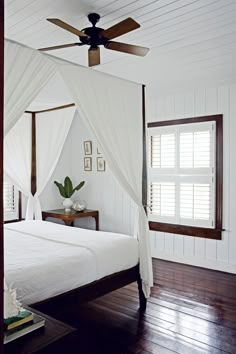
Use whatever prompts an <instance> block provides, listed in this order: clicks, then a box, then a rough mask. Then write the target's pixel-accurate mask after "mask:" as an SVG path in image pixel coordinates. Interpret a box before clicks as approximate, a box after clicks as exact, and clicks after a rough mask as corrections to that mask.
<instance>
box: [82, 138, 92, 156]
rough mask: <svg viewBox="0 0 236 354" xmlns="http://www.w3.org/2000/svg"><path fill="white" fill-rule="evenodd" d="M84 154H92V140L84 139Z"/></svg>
mask: <svg viewBox="0 0 236 354" xmlns="http://www.w3.org/2000/svg"><path fill="white" fill-rule="evenodd" d="M84 154H85V155H92V141H84Z"/></svg>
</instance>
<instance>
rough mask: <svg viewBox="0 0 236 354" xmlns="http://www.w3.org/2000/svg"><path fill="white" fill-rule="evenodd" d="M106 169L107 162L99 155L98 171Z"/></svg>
mask: <svg viewBox="0 0 236 354" xmlns="http://www.w3.org/2000/svg"><path fill="white" fill-rule="evenodd" d="M105 170H106V163H105V160H104V159H103V157H97V171H101V172H102V171H105Z"/></svg>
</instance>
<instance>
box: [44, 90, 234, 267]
mask: <svg viewBox="0 0 236 354" xmlns="http://www.w3.org/2000/svg"><path fill="white" fill-rule="evenodd" d="M156 96H157V97H156ZM147 108H148V110H147V111H148V112H147V113H148V114H147V118H148V120H149V121H157V120H168V119H175V118H185V117H193V116H198V115H207V114H214V113H223V114H224V118H223V119H224V218H223V219H224V221H223V222H224V225H223V226H224V228H225V229H226V231H225V232H223V239H222V241H214V240H205V239H201V238H194V237H190V236H183V235H174V234H167V233H163V232H150V241H151V247H152V255H153V257H156V258H161V259H167V260H170V261H177V262H182V263H186V264H192V265H197V266H202V267H207V268H212V269H218V270H222V271H228V272H234V273H236V212H235V210H236V208H235V200H236V183H235V181H236V164H235V162H236V157H235V151H236V138H235V135H236V85H231V86H221V87H215V88H199V89H195V90H192V91H191V90H189V91H188V92H186V93H179V94H172V95H166V96H163V97H160V96H159V94H156V92H155V91H148V107H147ZM85 140H91V137H90V135H89V133H88V131H87V129H86V128H85V126H84V124H83V122H82V121H81V120H80V118H79V117H78V115H77V116H76V117H75V120H74V122H73V124H72V127H71V130H70V133H69V135H68V138H67V142H66V145H65V148H64V150H63V153H62V156H61V159H60V161H59V164H58V166H57V168H56V171H55V173H54V176H53V178H52V180H51V181H50V182H49V183H48V185H47V187H46V190H45V193H44V195H43V196H42V198H41V199H42V202H43V203H42V204H43V209H44V210H46V209H48V208H52V207H54V208H55V207H61V202H62V198H60V197H59V196H58V191H57V190H56V187H55V186H54V185H53V180H54V179H58V180H60V179H62V178H63V177H64V176H65V175H67V174H68V175H70V176H71V177H72V179H73V181H74V183H76V182H78V181H81V180H85V181H86V185H85V187H84V188H83V189H82V190H81V191H80V192H79V193H78V194H76V195H75V196H74V199H84V200H86V201H87V205H88V208H91V209H99V211H100V229H101V230H104V231H113V232H120V233H125V234H129V235H132V232H133V224H134V213H135V208H134V205H133V203H132V201H130V199H129V197H127V195H126V194H125V193H124V192H123V191H122V189H121V187H120V186H119V185H118V183H117V182H116V180H115V179H114V177H113V176H112V174H111V172H110V171H109V168H108V166H106V172H97V171H96V157H97V153H96V145H95V143H94V142H93V154H92V160H93V170H92V172H84V168H83V159H84V152H83V141H85ZM48 196H49V197H48ZM55 197H56V198H55ZM77 225H78V226H82V227H90V228H91V227H93V226H94V223H93V220H92V219H91V220H90V219H83V220H80V221H79V222H78V224H77Z"/></svg>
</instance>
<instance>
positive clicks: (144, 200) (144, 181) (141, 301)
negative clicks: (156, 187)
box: [137, 85, 147, 312]
mask: <svg viewBox="0 0 236 354" xmlns="http://www.w3.org/2000/svg"><path fill="white" fill-rule="evenodd" d="M142 116H143V168H142V204H143V207H144V209H145V212H147V210H146V206H147V157H146V97H145V85H142ZM137 282H138V291H139V310H140V311H141V312H144V311H145V310H146V306H147V299H146V297H145V295H144V293H143V289H142V280H141V278H140V275H139V277H138V280H137Z"/></svg>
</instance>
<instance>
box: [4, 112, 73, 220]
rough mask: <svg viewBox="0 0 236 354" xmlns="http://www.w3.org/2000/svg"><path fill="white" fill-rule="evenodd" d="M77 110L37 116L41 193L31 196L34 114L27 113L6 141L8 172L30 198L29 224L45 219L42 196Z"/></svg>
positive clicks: (39, 185)
mask: <svg viewBox="0 0 236 354" xmlns="http://www.w3.org/2000/svg"><path fill="white" fill-rule="evenodd" d="M75 110H76V108H75V107H70V108H66V109H62V110H59V111H51V112H45V113H39V114H38V115H36V141H37V144H36V164H37V191H36V193H35V195H34V196H33V195H32V194H31V145H32V142H31V127H32V119H31V114H28V113H25V114H24V115H23V116H22V117H21V119H19V120H18V121H17V122H16V124H15V125H14V127H13V128H12V129H11V130H10V132H9V133H8V134H7V136H6V137H5V141H4V171H5V173H6V174H7V176H8V177H9V178H10V179H11V181H12V183H13V184H14V185H15V186H16V187H17V189H18V190H19V191H21V192H22V193H23V194H24V195H25V196H26V197H28V202H27V208H26V217H25V218H26V220H33V219H42V213H41V206H40V202H39V196H40V194H41V193H42V192H43V190H44V188H45V186H46V184H47V182H48V181H49V180H50V177H51V176H52V173H53V171H54V169H55V167H56V165H57V162H58V159H59V157H60V154H61V151H62V148H63V146H64V143H65V140H66V137H67V134H68V132H69V129H70V126H71V123H72V120H73V118H74V114H75Z"/></svg>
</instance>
